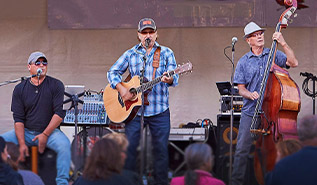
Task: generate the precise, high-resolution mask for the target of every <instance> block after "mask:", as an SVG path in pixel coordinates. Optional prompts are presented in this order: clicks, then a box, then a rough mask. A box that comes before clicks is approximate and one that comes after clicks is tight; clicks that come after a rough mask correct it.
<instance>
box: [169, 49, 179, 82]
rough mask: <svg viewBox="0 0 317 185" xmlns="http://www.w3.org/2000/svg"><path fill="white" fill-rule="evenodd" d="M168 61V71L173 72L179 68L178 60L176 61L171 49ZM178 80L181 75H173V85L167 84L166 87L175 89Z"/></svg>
mask: <svg viewBox="0 0 317 185" xmlns="http://www.w3.org/2000/svg"><path fill="white" fill-rule="evenodd" d="M166 60H167V71H173V70H175V69H176V68H177V64H176V59H175V56H174V53H173V51H172V50H171V49H168V50H167V57H166ZM178 79H179V75H178V74H174V75H173V83H172V84H171V85H170V84H167V83H166V85H167V86H168V87H169V86H173V87H175V86H177V85H178Z"/></svg>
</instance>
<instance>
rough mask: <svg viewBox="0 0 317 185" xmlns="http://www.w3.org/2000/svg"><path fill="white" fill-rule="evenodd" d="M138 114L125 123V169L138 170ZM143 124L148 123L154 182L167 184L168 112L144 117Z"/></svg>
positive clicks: (139, 125) (139, 126)
mask: <svg viewBox="0 0 317 185" xmlns="http://www.w3.org/2000/svg"><path fill="white" fill-rule="evenodd" d="M140 118H141V117H140V116H136V117H135V118H134V119H133V120H132V121H130V122H129V123H127V124H126V126H125V134H126V136H127V138H128V140H129V146H128V151H127V154H128V156H127V159H126V162H125V169H128V170H133V171H139V169H136V161H137V147H138V146H139V143H140V129H141V124H140ZM144 124H145V125H146V124H148V125H149V128H150V132H151V136H152V146H149V147H153V151H152V153H153V156H154V161H153V163H154V174H153V175H154V181H155V184H162V185H163V184H164V185H167V184H168V175H167V173H168V137H169V133H170V112H169V109H167V110H166V111H165V112H163V113H161V114H158V115H155V116H150V117H144Z"/></svg>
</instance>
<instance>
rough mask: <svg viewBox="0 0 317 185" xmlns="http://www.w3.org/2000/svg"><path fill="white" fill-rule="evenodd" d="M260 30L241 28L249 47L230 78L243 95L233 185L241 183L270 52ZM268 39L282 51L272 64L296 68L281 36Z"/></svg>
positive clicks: (252, 23)
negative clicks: (251, 129)
mask: <svg viewBox="0 0 317 185" xmlns="http://www.w3.org/2000/svg"><path fill="white" fill-rule="evenodd" d="M264 31H265V29H263V28H261V27H260V26H258V25H257V24H256V23H254V22H250V23H249V24H247V25H246V26H245V27H244V36H243V38H244V40H245V41H246V42H247V43H248V44H249V46H250V51H249V52H248V53H246V54H245V55H244V56H242V57H241V58H240V60H239V61H238V64H237V67H236V71H235V75H234V83H235V84H238V89H239V94H240V95H241V96H243V108H242V113H241V119H240V126H239V133H238V141H237V145H236V150H235V156H234V164H233V172H232V184H233V185H236V184H243V183H244V177H245V173H246V167H247V160H248V154H249V152H250V149H251V145H252V142H253V139H252V137H251V134H250V126H251V123H252V117H253V114H254V110H255V106H256V103H257V99H258V98H259V91H260V87H261V85H260V84H261V81H262V78H263V74H264V70H265V66H266V63H267V61H268V57H269V52H270V48H265V47H264ZM272 39H273V40H276V41H277V42H278V44H279V45H281V46H282V47H283V50H284V52H285V54H284V53H283V52H281V51H279V50H277V51H276V56H275V61H274V62H275V64H277V65H278V66H280V67H283V68H289V67H296V66H297V65H298V61H297V59H296V57H295V55H294V52H293V50H292V49H291V48H290V47H289V46H288V44H287V43H286V42H285V40H284V38H283V36H282V34H281V33H280V32H275V33H274V34H273V36H272Z"/></svg>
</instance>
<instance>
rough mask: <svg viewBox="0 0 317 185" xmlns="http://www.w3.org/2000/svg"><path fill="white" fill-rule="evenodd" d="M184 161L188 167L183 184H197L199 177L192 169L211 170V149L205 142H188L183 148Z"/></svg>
mask: <svg viewBox="0 0 317 185" xmlns="http://www.w3.org/2000/svg"><path fill="white" fill-rule="evenodd" d="M185 161H186V164H187V167H188V170H187V172H186V173H185V185H189V184H190V185H193V184H197V182H198V179H199V177H198V175H197V173H196V172H195V171H194V170H204V171H208V172H210V171H211V169H212V166H213V154H212V149H211V148H210V146H209V145H207V144H205V143H194V144H190V145H189V146H188V147H187V148H186V149H185Z"/></svg>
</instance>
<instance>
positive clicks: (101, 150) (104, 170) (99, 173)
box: [83, 138, 123, 180]
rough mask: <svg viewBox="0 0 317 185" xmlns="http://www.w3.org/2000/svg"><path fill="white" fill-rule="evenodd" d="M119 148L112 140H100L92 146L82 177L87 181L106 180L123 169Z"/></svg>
mask: <svg viewBox="0 0 317 185" xmlns="http://www.w3.org/2000/svg"><path fill="white" fill-rule="evenodd" d="M122 152H123V150H122V149H121V147H120V146H119V145H118V144H117V143H116V142H115V141H113V140H111V139H107V138H102V139H100V140H98V141H97V142H96V143H95V145H94V146H93V148H92V150H91V152H90V154H89V156H88V158H87V160H86V164H85V169H84V172H83V176H84V177H85V178H87V179H89V180H97V179H107V178H108V177H110V176H111V175H112V173H120V172H121V170H122V168H123V163H122V159H121V158H120V157H118V154H120V153H122Z"/></svg>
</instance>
